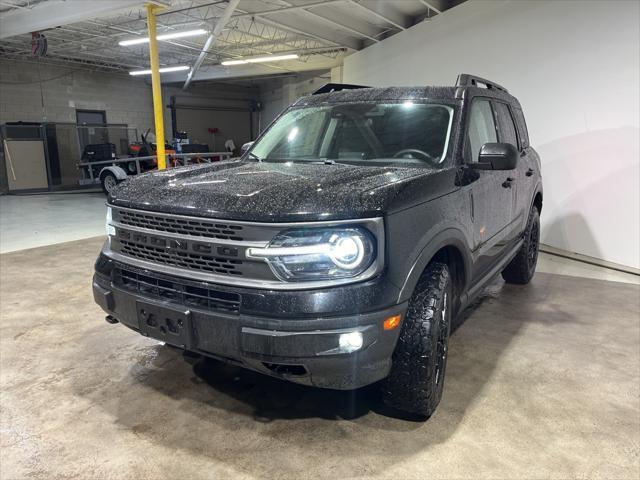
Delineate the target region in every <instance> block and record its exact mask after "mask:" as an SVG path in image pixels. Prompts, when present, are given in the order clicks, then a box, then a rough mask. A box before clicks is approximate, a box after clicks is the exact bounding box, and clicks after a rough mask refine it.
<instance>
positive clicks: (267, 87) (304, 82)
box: [260, 71, 331, 130]
mask: <svg viewBox="0 0 640 480" xmlns="http://www.w3.org/2000/svg"><path fill="white" fill-rule="evenodd" d="M330 81H331V74H330V73H329V72H328V71H327V72H322V73H313V74H300V75H296V76H293V77H282V78H274V79H271V80H267V81H264V82H261V83H260V100H261V101H262V105H263V109H262V115H261V128H262V130H264V129H265V128H266V127H268V126H269V124H270V123H271V122H272V121H273V119H274V118H276V117H277V116H278V115H279V114H280V112H282V111H283V110H284V109H285V108H287V107H288V106H289V105H291V104H292V103H293V102H295V101H296V100H297V99H298V98H300V97H302V96H304V95H308V94H309V93H311V92H313V91H314V90H317V89H318V88H320V87H321V86H322V85H324V84H326V83H330Z"/></svg>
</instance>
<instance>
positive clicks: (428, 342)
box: [382, 263, 452, 418]
mask: <svg viewBox="0 0 640 480" xmlns="http://www.w3.org/2000/svg"><path fill="white" fill-rule="evenodd" d="M451 292H452V289H451V279H450V275H449V269H448V267H447V265H445V264H443V263H434V264H432V265H430V266H429V267H428V268H427V270H426V271H425V273H424V274H423V275H422V277H421V279H420V280H419V282H418V285H417V286H416V289H415V291H414V293H413V295H412V297H411V300H410V301H409V307H408V309H407V313H406V316H405V319H404V322H402V330H401V331H400V336H399V338H398V343H397V345H396V349H395V351H394V353H393V357H392V360H393V364H392V367H391V372H390V374H389V376H388V377H387V379H386V380H385V382H384V383H383V387H382V395H383V400H384V402H385V403H386V404H387V405H389V406H390V407H392V408H395V409H397V410H401V411H404V412H408V413H411V414H414V415H418V416H420V417H426V418H428V417H430V416H431V414H432V413H433V412H434V411H435V409H436V407H437V405H438V403H439V402H440V398H441V397H442V386H443V383H444V382H443V379H441V381H440V382H439V384H438V385H437V386H436V383H435V375H436V370H437V368H436V367H437V358H436V357H437V354H438V353H437V344H438V332H439V329H438V328H437V327H434V325H433V322H441V323H442V308H443V301H444V295H445V293H448V295H449V297H448V301H447V302H448V307H447V308H448V309H450V308H451V305H452V299H451ZM448 317H449V318H450V315H448ZM449 318H446V319H445V323H446V325H445V328H447V337H446V340H447V341H448V333H449V328H450V325H449V323H450V322H449ZM445 366H446V362H445V364H444V365H443V369H442V370H443V371H442V372H441V373H440V375H442V376H444V367H445Z"/></svg>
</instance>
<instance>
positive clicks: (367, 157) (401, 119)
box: [251, 101, 453, 168]
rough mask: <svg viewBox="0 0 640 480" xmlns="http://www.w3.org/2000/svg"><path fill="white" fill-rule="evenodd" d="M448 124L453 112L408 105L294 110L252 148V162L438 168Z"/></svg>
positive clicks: (442, 107) (446, 142) (433, 106)
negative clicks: (255, 160) (253, 160)
mask: <svg viewBox="0 0 640 480" xmlns="http://www.w3.org/2000/svg"><path fill="white" fill-rule="evenodd" d="M452 122H453V108H452V107H450V106H447V105H439V104H432V103H413V102H410V101H406V102H404V103H388V104H374V103H348V104H339V105H323V106H320V107H302V108H295V109H292V110H290V111H288V112H287V113H285V114H284V115H283V116H282V117H280V119H279V120H278V121H277V122H276V123H275V124H274V125H273V126H272V127H271V128H270V129H269V130H268V131H267V132H266V133H265V135H264V136H263V137H262V138H261V139H260V140H259V141H258V142H256V144H255V145H254V146H253V148H252V149H251V157H252V158H254V159H257V160H261V161H267V162H268V161H272V162H282V161H285V162H286V161H294V162H295V161H298V162H326V163H333V162H335V163H350V164H351V163H353V164H358V165H376V166H380V165H398V166H402V165H407V166H417V165H424V166H429V167H433V168H439V167H440V166H441V165H442V163H443V161H444V159H445V157H446V154H447V149H448V145H449V137H450V135H451V125H452Z"/></svg>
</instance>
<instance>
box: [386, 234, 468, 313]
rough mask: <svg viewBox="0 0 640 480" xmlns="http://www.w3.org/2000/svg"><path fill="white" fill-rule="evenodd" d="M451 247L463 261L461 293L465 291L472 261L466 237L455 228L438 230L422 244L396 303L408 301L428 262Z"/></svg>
mask: <svg viewBox="0 0 640 480" xmlns="http://www.w3.org/2000/svg"><path fill="white" fill-rule="evenodd" d="M448 246H452V247H455V248H456V249H457V250H459V251H460V253H461V256H462V259H463V264H464V265H463V268H464V272H465V285H464V286H463V289H462V290H463V291H466V289H467V286H468V284H469V280H470V277H471V271H472V265H473V261H472V259H471V253H470V249H469V246H468V244H467V240H466V237H465V235H464V233H463V232H462V230H460V229H459V228H456V227H448V228H445V229H444V230H440V231H439V232H438V233H437V234H435V235H434V236H433V237H430V238H429V240H427V241H426V243H424V247H423V248H422V250H421V251H420V253H419V254H418V256H417V258H416V259H415V261H414V262H413V264H412V266H411V269H410V270H409V274H408V275H407V278H406V280H405V282H404V284H403V285H402V287H401V288H400V293H399V295H398V303H401V302H405V301H407V300H409V298H410V297H411V294H412V293H413V290H414V289H415V287H416V285H417V283H418V280H419V279H420V276H421V275H422V272H423V271H424V269H425V268H426V267H427V265H428V264H429V262H430V261H431V260H432V259H433V257H434V256H435V254H436V253H438V251H439V250H440V249H442V248H443V247H448Z"/></svg>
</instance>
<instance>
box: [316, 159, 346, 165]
mask: <svg viewBox="0 0 640 480" xmlns="http://www.w3.org/2000/svg"><path fill="white" fill-rule="evenodd" d="M310 163H313V164H314V165H336V161H335V160H333V159H331V158H323V159H322V160H317V161H315V162H310ZM338 165H342V164H338Z"/></svg>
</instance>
